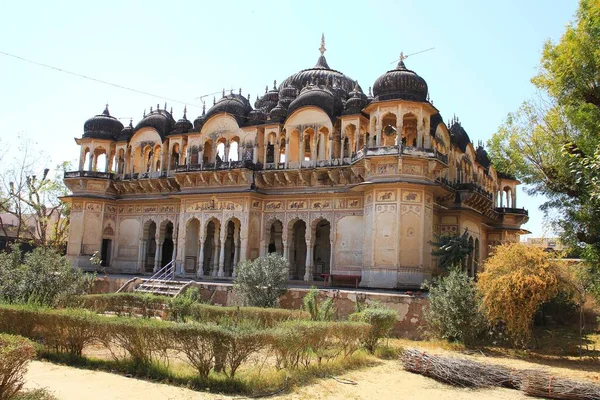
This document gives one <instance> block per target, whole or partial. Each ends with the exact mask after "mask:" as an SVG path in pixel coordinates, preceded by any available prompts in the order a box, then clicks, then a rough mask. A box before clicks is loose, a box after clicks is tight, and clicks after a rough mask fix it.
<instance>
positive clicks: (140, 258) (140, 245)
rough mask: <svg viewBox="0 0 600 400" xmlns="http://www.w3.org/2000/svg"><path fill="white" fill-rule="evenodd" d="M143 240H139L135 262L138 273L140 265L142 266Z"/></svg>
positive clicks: (140, 269)
mask: <svg viewBox="0 0 600 400" xmlns="http://www.w3.org/2000/svg"><path fill="white" fill-rule="evenodd" d="M143 251H144V240H143V239H140V244H139V246H138V261H137V269H138V272H142V271H143V268H142V265H143V264H144V253H143Z"/></svg>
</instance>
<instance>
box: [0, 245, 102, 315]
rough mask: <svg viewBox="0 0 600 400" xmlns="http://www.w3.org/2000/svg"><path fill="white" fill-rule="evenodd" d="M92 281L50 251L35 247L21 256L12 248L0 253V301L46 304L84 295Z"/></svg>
mask: <svg viewBox="0 0 600 400" xmlns="http://www.w3.org/2000/svg"><path fill="white" fill-rule="evenodd" d="M21 260H23V261H22V262H21ZM93 279H94V277H93V276H91V275H86V274H84V273H83V272H82V271H81V270H80V269H78V268H71V264H70V263H69V261H68V260H67V259H66V258H65V257H64V256H62V255H60V254H59V253H58V252H57V251H56V250H54V249H52V248H36V249H34V250H33V251H32V252H31V253H27V254H25V255H23V253H22V251H21V249H20V247H19V246H18V245H14V246H13V247H12V252H11V253H0V300H1V301H5V302H9V303H26V302H36V303H40V304H46V305H50V304H54V303H55V302H57V301H59V300H60V299H61V298H65V297H69V296H71V295H75V294H81V293H85V292H86V291H88V290H89V288H90V285H91V283H92V281H93Z"/></svg>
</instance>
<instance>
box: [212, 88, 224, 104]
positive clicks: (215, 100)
mask: <svg viewBox="0 0 600 400" xmlns="http://www.w3.org/2000/svg"><path fill="white" fill-rule="evenodd" d="M223 92H225V89H223ZM215 104H217V98H216V97H215V96H213V106H214V105H215Z"/></svg>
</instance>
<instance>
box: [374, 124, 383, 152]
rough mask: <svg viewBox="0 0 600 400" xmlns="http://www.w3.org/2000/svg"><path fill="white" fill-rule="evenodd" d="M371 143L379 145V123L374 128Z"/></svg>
mask: <svg viewBox="0 0 600 400" xmlns="http://www.w3.org/2000/svg"><path fill="white" fill-rule="evenodd" d="M373 144H374V145H375V147H379V146H381V125H379V124H378V125H377V126H376V128H375V137H374V138H373Z"/></svg>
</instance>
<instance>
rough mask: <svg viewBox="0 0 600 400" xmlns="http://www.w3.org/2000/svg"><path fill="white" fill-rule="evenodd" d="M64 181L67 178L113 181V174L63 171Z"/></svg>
mask: <svg viewBox="0 0 600 400" xmlns="http://www.w3.org/2000/svg"><path fill="white" fill-rule="evenodd" d="M64 177H65V179H67V178H96V179H114V178H115V174H113V173H110V172H100V171H65V175H64Z"/></svg>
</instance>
